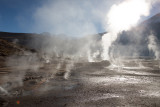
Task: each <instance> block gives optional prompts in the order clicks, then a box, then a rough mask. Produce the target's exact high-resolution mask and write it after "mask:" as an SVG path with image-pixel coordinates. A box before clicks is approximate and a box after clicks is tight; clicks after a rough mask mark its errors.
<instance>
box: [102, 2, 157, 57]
mask: <svg viewBox="0 0 160 107" xmlns="http://www.w3.org/2000/svg"><path fill="white" fill-rule="evenodd" d="M155 2H156V0H155V1H151V0H124V1H123V2H122V3H120V4H114V5H113V6H112V7H111V9H110V11H109V13H108V14H107V17H106V22H107V25H106V26H107V27H106V30H107V31H108V33H107V34H105V35H104V36H103V38H102V46H103V50H104V51H103V54H102V57H103V59H104V60H112V59H113V58H112V53H110V52H109V50H110V47H111V45H112V43H113V42H114V41H115V40H116V39H117V36H118V34H119V33H121V32H122V31H127V30H130V29H131V28H132V27H134V26H136V25H137V23H138V22H139V20H140V18H141V16H148V15H149V13H150V9H151V4H153V3H155Z"/></svg>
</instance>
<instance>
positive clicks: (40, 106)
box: [0, 59, 160, 107]
mask: <svg viewBox="0 0 160 107" xmlns="http://www.w3.org/2000/svg"><path fill="white" fill-rule="evenodd" d="M159 62H160V61H156V60H152V59H124V60H121V61H119V63H116V64H109V62H107V61H103V62H96V63H87V62H85V63H77V64H75V65H74V67H72V69H71V70H70V71H67V72H66V71H63V70H59V72H58V73H57V72H54V73H53V72H52V70H55V69H56V68H55V67H54V65H53V64H50V65H46V67H45V68H42V69H40V71H39V72H30V73H29V72H25V74H23V73H22V75H23V77H22V75H20V74H21V73H20V71H17V73H14V74H13V73H10V72H9V71H10V70H9V69H8V73H5V72H1V74H0V75H1V77H0V78H1V87H0V92H1V93H0V96H1V97H0V98H1V99H0V105H3V106H7V107H35V106H37V107H44V106H46V107H116V106H120V107H121V106H126V107H137V106H139V107H159V106H160V71H159V68H160V65H159ZM6 69H7V68H6ZM6 69H5V68H0V70H1V71H6ZM10 69H13V68H10ZM47 71H49V72H47ZM8 77H9V78H8ZM8 80H10V81H8ZM11 80H13V81H11ZM20 80H22V81H20ZM6 81H7V82H6ZM17 101H18V102H17Z"/></svg>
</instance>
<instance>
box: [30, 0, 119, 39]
mask: <svg viewBox="0 0 160 107" xmlns="http://www.w3.org/2000/svg"><path fill="white" fill-rule="evenodd" d="M115 1H118V0H113V1H112V2H110V1H106V0H101V1H99V0H93V1H79V0H54V1H53V0H49V2H45V3H43V5H42V6H40V7H39V8H37V9H36V10H35V12H34V15H33V17H34V19H35V22H36V23H35V26H34V29H35V30H36V31H46V32H50V33H53V34H67V35H70V36H85V35H88V34H96V33H97V30H98V29H103V26H101V25H102V23H104V18H103V17H104V13H106V11H107V8H108V5H111V3H113V2H115ZM95 5H96V6H95ZM97 25H98V26H99V28H97Z"/></svg>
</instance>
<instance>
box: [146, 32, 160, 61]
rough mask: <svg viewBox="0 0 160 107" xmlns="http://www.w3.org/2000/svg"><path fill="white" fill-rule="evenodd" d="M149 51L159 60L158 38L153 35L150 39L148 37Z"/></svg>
mask: <svg viewBox="0 0 160 107" xmlns="http://www.w3.org/2000/svg"><path fill="white" fill-rule="evenodd" d="M148 41H149V43H148V49H149V51H150V52H153V54H154V56H155V59H159V57H160V53H159V50H160V49H159V47H158V45H159V44H158V43H157V38H156V37H155V36H154V35H153V34H151V35H150V36H149V37H148Z"/></svg>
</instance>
